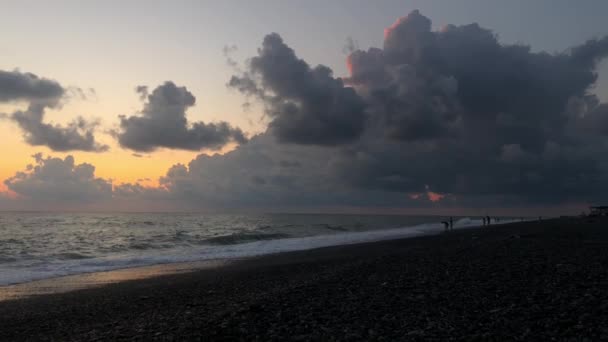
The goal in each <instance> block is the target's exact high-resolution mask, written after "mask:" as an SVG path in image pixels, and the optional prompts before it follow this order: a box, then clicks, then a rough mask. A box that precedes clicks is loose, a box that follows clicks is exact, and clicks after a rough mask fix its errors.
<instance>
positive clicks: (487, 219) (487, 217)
mask: <svg viewBox="0 0 608 342" xmlns="http://www.w3.org/2000/svg"><path fill="white" fill-rule="evenodd" d="M486 221H488V226H489V225H490V224H491V223H492V221H491V219H490V216H486Z"/></svg>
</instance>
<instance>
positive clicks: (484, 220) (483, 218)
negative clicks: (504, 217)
mask: <svg viewBox="0 0 608 342" xmlns="http://www.w3.org/2000/svg"><path fill="white" fill-rule="evenodd" d="M481 219H482V220H483V225H484V226H485V225H486V218H485V217H482V218H481Z"/></svg>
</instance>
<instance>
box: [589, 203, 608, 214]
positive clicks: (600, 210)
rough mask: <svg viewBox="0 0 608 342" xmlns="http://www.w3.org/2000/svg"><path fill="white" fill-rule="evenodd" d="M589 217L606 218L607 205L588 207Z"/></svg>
mask: <svg viewBox="0 0 608 342" xmlns="http://www.w3.org/2000/svg"><path fill="white" fill-rule="evenodd" d="M589 216H608V205H600V206H594V207H589Z"/></svg>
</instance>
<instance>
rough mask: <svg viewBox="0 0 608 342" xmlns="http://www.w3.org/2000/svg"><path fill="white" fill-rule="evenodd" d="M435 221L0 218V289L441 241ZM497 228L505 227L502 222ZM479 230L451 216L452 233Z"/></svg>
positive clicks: (167, 215)
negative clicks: (145, 269) (374, 244)
mask: <svg viewBox="0 0 608 342" xmlns="http://www.w3.org/2000/svg"><path fill="white" fill-rule="evenodd" d="M445 219H446V218H445V217H438V216H401V215H334V214H238V215H236V214H198V213H41V212H4V213H3V212H0V285H10V284H17V283H24V282H29V281H33V280H39V279H46V278H54V277H59V276H65V275H74V274H80V273H89V272H100V271H109V270H116V269H122V268H132V267H139V266H149V265H157V264H166V263H178V262H192V261H204V260H216V259H234V258H244V257H251V256H258V255H264V254H273V253H279V252H287V251H297V250H307V249H314V248H319V247H326V246H334V245H345V244H354V243H362V242H371V241H379V240H388V239H397V238H407V237H415V236H421V235H431V234H438V233H440V232H442V231H443V230H444V226H443V224H442V223H441V221H443V220H445ZM502 222H507V221H506V220H503V221H502ZM479 225H481V218H471V217H455V218H454V228H455V229H459V228H465V227H471V226H479Z"/></svg>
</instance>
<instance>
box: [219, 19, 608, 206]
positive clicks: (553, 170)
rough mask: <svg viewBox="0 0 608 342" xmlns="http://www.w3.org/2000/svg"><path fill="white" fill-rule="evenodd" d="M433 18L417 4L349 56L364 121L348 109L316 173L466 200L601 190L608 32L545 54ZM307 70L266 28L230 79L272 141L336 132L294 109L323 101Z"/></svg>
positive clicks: (591, 194) (589, 195)
mask: <svg viewBox="0 0 608 342" xmlns="http://www.w3.org/2000/svg"><path fill="white" fill-rule="evenodd" d="M431 27H432V25H431V20H430V19H429V18H427V17H425V16H423V15H422V14H421V13H420V12H418V11H413V12H411V13H410V14H409V15H407V16H405V17H402V18H400V19H398V20H397V21H396V22H395V23H394V24H393V25H391V26H390V27H389V28H387V29H386V30H385V32H384V37H385V41H384V45H383V46H382V47H381V48H370V49H368V50H367V51H362V50H356V51H353V52H352V53H351V54H350V55H349V56H348V59H347V66H348V69H349V73H350V75H349V77H346V78H344V79H343V80H342V81H343V82H344V84H342V81H340V88H339V89H348V88H345V87H344V86H345V85H346V86H350V87H352V88H353V89H354V90H355V92H356V95H357V99H358V101H359V100H362V101H363V102H362V104H361V107H357V108H360V109H362V110H363V109H364V110H365V113H366V114H365V115H363V114H362V116H361V117H365V120H362V121H359V120H357V119H356V118H357V117H358V116H354V117H349V120H347V122H350V123H354V122H359V123H362V124H361V126H358V125H355V126H354V127H358V128H360V129H357V130H355V131H356V133H353V132H355V131H353V130H348V129H347V130H345V131H346V132H351V133H353V134H350V135H349V139H346V140H347V141H348V142H349V143H350V144H349V145H348V146H343V147H340V148H339V149H337V150H334V151H333V153H332V154H331V155H329V156H328V155H324V154H319V155H318V156H317V157H318V158H326V160H328V161H330V165H329V166H328V167H326V168H322V169H321V170H324V175H318V177H325V179H331V180H332V181H331V182H334V183H333V184H339V183H341V184H343V186H344V187H345V188H348V187H350V188H351V189H367V190H368V191H381V192H384V193H389V192H398V193H404V194H408V193H409V194H417V193H425V192H426V193H429V192H432V193H436V194H450V196H449V197H444V198H442V199H441V201H446V200H455V199H458V200H459V201H460V202H461V203H468V204H469V205H470V204H471V203H473V202H475V201H479V203H488V202H487V201H486V200H487V199H488V198H490V197H491V198H497V197H500V196H502V198H503V199H505V202H506V201H507V199H508V200H509V201H513V202H515V201H522V200H526V201H533V202H534V201H536V202H543V203H545V202H552V203H554V202H563V201H585V200H593V199H597V198H598V196H601V194H602V193H604V192H605V190H606V189H607V185H608V183H607V181H608V180H607V179H606V176H605V175H606V174H607V173H606V171H608V168H607V165H608V158H606V157H604V156H605V155H607V154H606V152H607V151H606V147H607V146H608V141H607V140H606V138H607V136H606V134H605V132H606V131H607V130H608V129H606V127H607V126H606V124H607V121H608V117H607V116H606V115H607V114H608V113H606V109H605V108H606V105H605V104H601V103H600V102H599V100H598V99H597V98H596V97H595V96H594V95H592V94H590V92H589V90H590V89H591V87H592V86H593V85H594V83H595V81H596V80H597V72H596V66H597V63H598V62H599V61H601V60H602V59H603V58H604V57H606V55H607V51H608V50H607V49H608V38H600V39H592V40H589V41H587V42H585V43H583V44H581V45H579V46H575V47H573V48H571V49H568V50H566V51H564V52H563V53H557V54H549V53H546V52H538V53H537V52H532V50H531V49H530V47H529V46H525V45H509V44H502V43H500V42H499V41H498V39H497V37H496V35H495V34H494V33H493V32H492V31H491V30H488V29H486V28H483V27H480V26H479V25H478V24H469V25H462V26H455V25H447V26H444V28H443V29H441V30H439V31H432V30H431ZM313 70H314V69H311V68H310V67H309V66H308V64H306V62H304V61H302V60H300V59H298V58H297V57H296V56H295V54H294V52H293V50H291V49H290V48H289V47H287V46H286V45H285V44H284V43H283V41H282V40H281V39H280V37H279V36H278V35H276V34H272V35H269V36H267V37H266V38H265V40H264V44H263V46H262V48H261V49H260V50H259V54H258V56H255V57H253V58H252V60H251V62H250V70H249V72H248V73H247V74H245V75H241V76H240V77H233V78H232V80H231V81H230V85H231V86H233V87H234V88H236V89H238V90H240V91H241V92H243V93H245V94H249V95H253V96H256V97H257V98H259V99H262V101H263V102H264V103H265V104H266V106H267V114H268V115H269V116H270V118H271V119H272V121H271V123H270V125H269V128H270V130H269V131H270V132H271V133H273V134H275V135H277V136H278V137H279V138H281V136H283V139H279V142H285V141H288V142H296V143H300V144H301V143H308V142H317V143H318V142H319V141H323V140H322V139H321V140H320V139H318V137H316V135H318V134H321V132H327V133H328V134H329V135H331V134H332V133H331V132H333V131H332V130H323V128H317V129H316V130H315V129H314V128H311V127H312V126H309V125H307V124H306V122H307V121H308V120H312V119H314V118H323V117H324V115H326V114H327V113H331V111H328V110H326V109H325V108H324V107H322V106H316V107H313V106H311V108H313V109H312V110H310V111H305V110H301V108H305V105H302V103H304V104H307V103H314V104H317V103H322V102H321V101H316V100H315V98H314V97H312V95H310V94H317V93H315V90H317V89H321V88H322V87H321V86H319V85H318V84H317V83H315V82H313V81H310V80H309V78H313V77H311V74H312V73H314V71H313ZM323 93H325V94H331V91H324V92H323ZM327 97H330V95H327ZM336 102H337V101H333V102H332V103H336ZM277 103H278V104H279V105H277ZM283 103H287V105H285V106H281V104H283ZM292 103H294V104H293V105H290V104H292ZM326 103H327V102H326ZM284 108H288V109H289V110H283V109H284ZM350 112H353V110H351V111H350ZM294 118H296V119H301V120H303V123H302V122H299V121H298V120H294ZM281 120H286V121H287V122H289V123H293V122H298V124H297V125H294V126H289V125H287V127H297V128H302V130H301V131H298V130H296V132H297V133H301V134H303V135H304V137H303V138H299V139H296V138H294V137H298V135H297V134H295V135H292V134H285V131H286V130H284V129H283V128H284V127H283V125H281V123H282V121H281ZM319 121H321V122H327V120H323V119H321V120H319ZM341 122H344V121H341ZM277 130H278V131H277ZM311 132H314V133H311ZM286 137H288V138H286ZM337 137H340V135H339V133H338V135H337ZM260 177H262V176H260ZM414 197H416V196H414ZM419 197H420V196H419ZM435 198H440V197H435Z"/></svg>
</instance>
